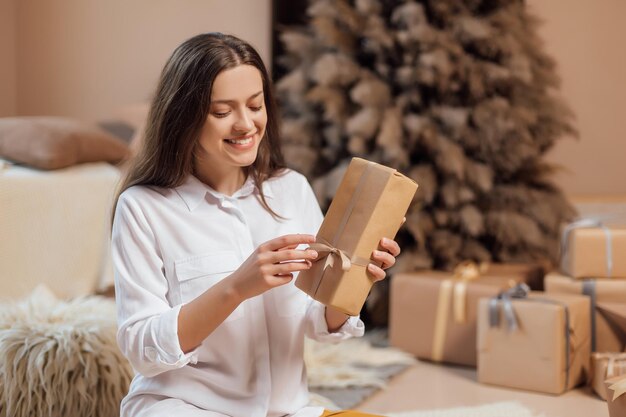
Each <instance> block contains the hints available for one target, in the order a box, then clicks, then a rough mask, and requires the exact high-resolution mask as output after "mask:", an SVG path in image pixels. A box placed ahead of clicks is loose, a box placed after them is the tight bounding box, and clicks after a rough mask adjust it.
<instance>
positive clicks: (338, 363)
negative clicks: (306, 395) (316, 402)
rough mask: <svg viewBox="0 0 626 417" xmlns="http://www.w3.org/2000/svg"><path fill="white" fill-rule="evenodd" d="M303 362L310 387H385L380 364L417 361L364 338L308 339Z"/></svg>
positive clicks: (408, 363)
mask: <svg viewBox="0 0 626 417" xmlns="http://www.w3.org/2000/svg"><path fill="white" fill-rule="evenodd" d="M304 362H305V363H306V366H307V375H308V381H309V387H313V388H346V387H382V386H384V385H385V379H384V378H381V377H380V376H379V372H377V370H376V368H377V367H383V366H387V365H401V364H406V365H410V364H413V363H415V362H416V360H415V358H413V357H412V356H411V355H409V354H407V353H405V352H402V351H400V350H398V349H394V348H380V347H373V346H372V345H371V344H370V343H369V341H367V340H364V339H348V340H345V341H343V342H341V343H338V344H326V343H319V342H315V341H312V340H309V339H306V343H305V345H304Z"/></svg>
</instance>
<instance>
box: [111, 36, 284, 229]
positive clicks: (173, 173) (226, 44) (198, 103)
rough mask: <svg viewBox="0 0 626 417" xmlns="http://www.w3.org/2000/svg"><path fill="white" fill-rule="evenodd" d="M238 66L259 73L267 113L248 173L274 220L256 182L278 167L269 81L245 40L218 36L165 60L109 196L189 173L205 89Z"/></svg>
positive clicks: (166, 183)
mask: <svg viewBox="0 0 626 417" xmlns="http://www.w3.org/2000/svg"><path fill="white" fill-rule="evenodd" d="M239 65H252V66H253V67H255V68H257V69H258V70H259V72H260V73H261V78H262V80H263V95H264V98H265V108H266V111H267V125H266V127H265V136H264V137H263V140H261V143H260V144H259V150H258V154H257V158H256V160H255V161H254V163H253V164H252V166H251V167H249V169H247V172H246V173H247V174H248V175H252V176H253V179H254V180H255V186H256V187H257V189H258V190H259V193H258V194H259V197H260V199H261V203H262V204H263V206H264V207H265V208H266V209H267V210H268V211H269V212H270V213H271V214H272V215H274V216H277V214H276V213H274V211H273V210H272V209H271V208H270V207H269V205H268V204H267V201H266V200H265V196H264V195H263V193H262V192H261V190H262V183H263V182H264V181H265V180H267V179H269V178H271V177H273V176H275V175H277V174H278V173H279V172H280V171H281V170H282V169H283V168H284V167H285V164H284V159H283V155H282V152H281V149H280V142H279V132H278V114H277V108H276V102H275V101H274V95H273V91H272V81H271V79H270V77H269V75H268V72H267V69H266V68H265V65H264V64H263V61H262V59H261V57H260V56H259V54H258V52H257V51H256V50H255V49H254V48H253V47H252V46H251V45H250V44H248V43H247V42H245V41H243V40H241V39H238V38H236V37H234V36H231V35H225V34H222V33H205V34H201V35H197V36H194V37H193V38H191V39H188V40H187V41H185V42H184V43H182V44H181V45H180V46H179V47H178V48H176V49H175V50H174V52H173V53H172V55H171V56H170V58H169V59H168V61H167V63H166V64H165V67H164V68H163V71H162V72H161V77H160V80H159V83H158V86H157V89H156V93H155V95H154V98H153V100H152V103H151V105H150V111H149V113H148V120H147V123H146V127H145V131H144V135H143V136H144V137H143V143H142V145H141V148H140V149H139V152H138V154H137V156H136V157H135V158H133V159H132V160H131V161H130V162H129V164H130V165H129V167H128V173H127V175H126V176H125V178H124V180H123V181H122V184H121V186H120V188H119V191H118V193H117V195H116V198H115V201H114V202H115V204H116V205H117V200H118V199H119V196H120V194H121V193H122V192H124V190H126V189H128V188H130V187H132V186H134V185H155V186H159V187H166V188H172V187H177V186H179V185H181V184H182V183H183V181H184V180H185V178H186V177H187V176H188V175H190V174H193V162H194V150H195V148H196V144H197V142H198V138H199V136H200V132H201V130H202V126H203V125H204V122H205V120H206V117H207V115H208V113H209V106H210V98H211V91H212V89H213V82H214V81H215V78H216V77H217V75H218V74H219V73H220V72H222V71H224V70H226V69H230V68H234V67H236V66H239ZM278 217H280V216H278Z"/></svg>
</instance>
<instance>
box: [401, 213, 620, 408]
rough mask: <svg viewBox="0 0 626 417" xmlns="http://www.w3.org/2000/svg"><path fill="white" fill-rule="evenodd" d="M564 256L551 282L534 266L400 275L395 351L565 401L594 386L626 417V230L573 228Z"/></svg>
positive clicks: (591, 224)
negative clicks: (579, 389) (575, 390)
mask: <svg viewBox="0 0 626 417" xmlns="http://www.w3.org/2000/svg"><path fill="white" fill-rule="evenodd" d="M561 254H562V255H561V268H560V272H549V273H548V274H546V275H545V277H544V273H543V272H544V271H543V269H542V268H541V267H540V266H537V265H531V264H483V265H476V264H472V263H463V264H461V265H459V266H458V267H457V268H456V269H455V271H454V272H450V273H447V272H442V271H421V272H415V273H407V274H397V275H395V276H394V277H393V278H392V282H391V303H390V313H389V314H390V316H389V338H390V343H391V345H393V346H395V347H398V348H400V349H403V350H405V351H407V352H410V353H412V354H414V355H415V356H417V357H418V358H420V359H425V360H429V361H433V362H441V363H448V364H459V365H466V366H474V367H477V371H478V372H477V374H478V381H479V382H481V383H486V384H492V385H498V386H503V387H508V388H515V389H522V390H530V391H536V392H542V393H549V394H557V395H558V394H562V393H564V392H566V391H567V390H570V389H572V388H574V387H577V386H579V385H581V384H584V383H587V384H589V385H590V386H591V387H592V388H593V390H594V391H595V393H596V394H597V395H599V396H600V397H602V398H604V399H606V400H607V402H608V406H609V411H610V415H611V416H612V417H613V416H618V415H620V416H623V415H626V394H625V392H626V353H624V351H625V347H626V346H625V345H626V228H620V227H612V226H611V227H609V226H606V225H604V224H602V223H600V222H597V221H592V220H582V221H579V222H575V223H572V224H571V225H568V226H567V227H565V228H564V230H563V239H562V242H561ZM542 289H544V291H540V290H542Z"/></svg>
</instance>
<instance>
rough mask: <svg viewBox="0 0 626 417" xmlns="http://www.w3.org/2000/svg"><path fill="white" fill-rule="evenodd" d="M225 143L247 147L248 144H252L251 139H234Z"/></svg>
mask: <svg viewBox="0 0 626 417" xmlns="http://www.w3.org/2000/svg"><path fill="white" fill-rule="evenodd" d="M226 142H228V143H232V144H235V145H247V144H249V143H250V142H252V138H246V139H237V140H235V139H226Z"/></svg>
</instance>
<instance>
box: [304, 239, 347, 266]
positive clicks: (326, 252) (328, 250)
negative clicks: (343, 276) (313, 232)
mask: <svg viewBox="0 0 626 417" xmlns="http://www.w3.org/2000/svg"><path fill="white" fill-rule="evenodd" d="M309 249H313V250H315V251H316V252H317V253H318V254H319V255H320V256H318V258H317V260H318V261H319V260H322V258H326V260H325V261H324V267H323V269H324V270H326V268H329V267H332V266H333V265H334V264H335V258H339V260H340V261H341V269H342V270H344V271H348V270H349V269H350V267H351V266H352V261H350V257H349V256H348V255H346V253H345V252H344V251H342V250H341V249H338V248H336V247H334V246H331V245H330V244H329V243H328V242H326V241H325V240H324V239H322V238H319V237H318V242H315V243H312V244H311V245H309Z"/></svg>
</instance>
